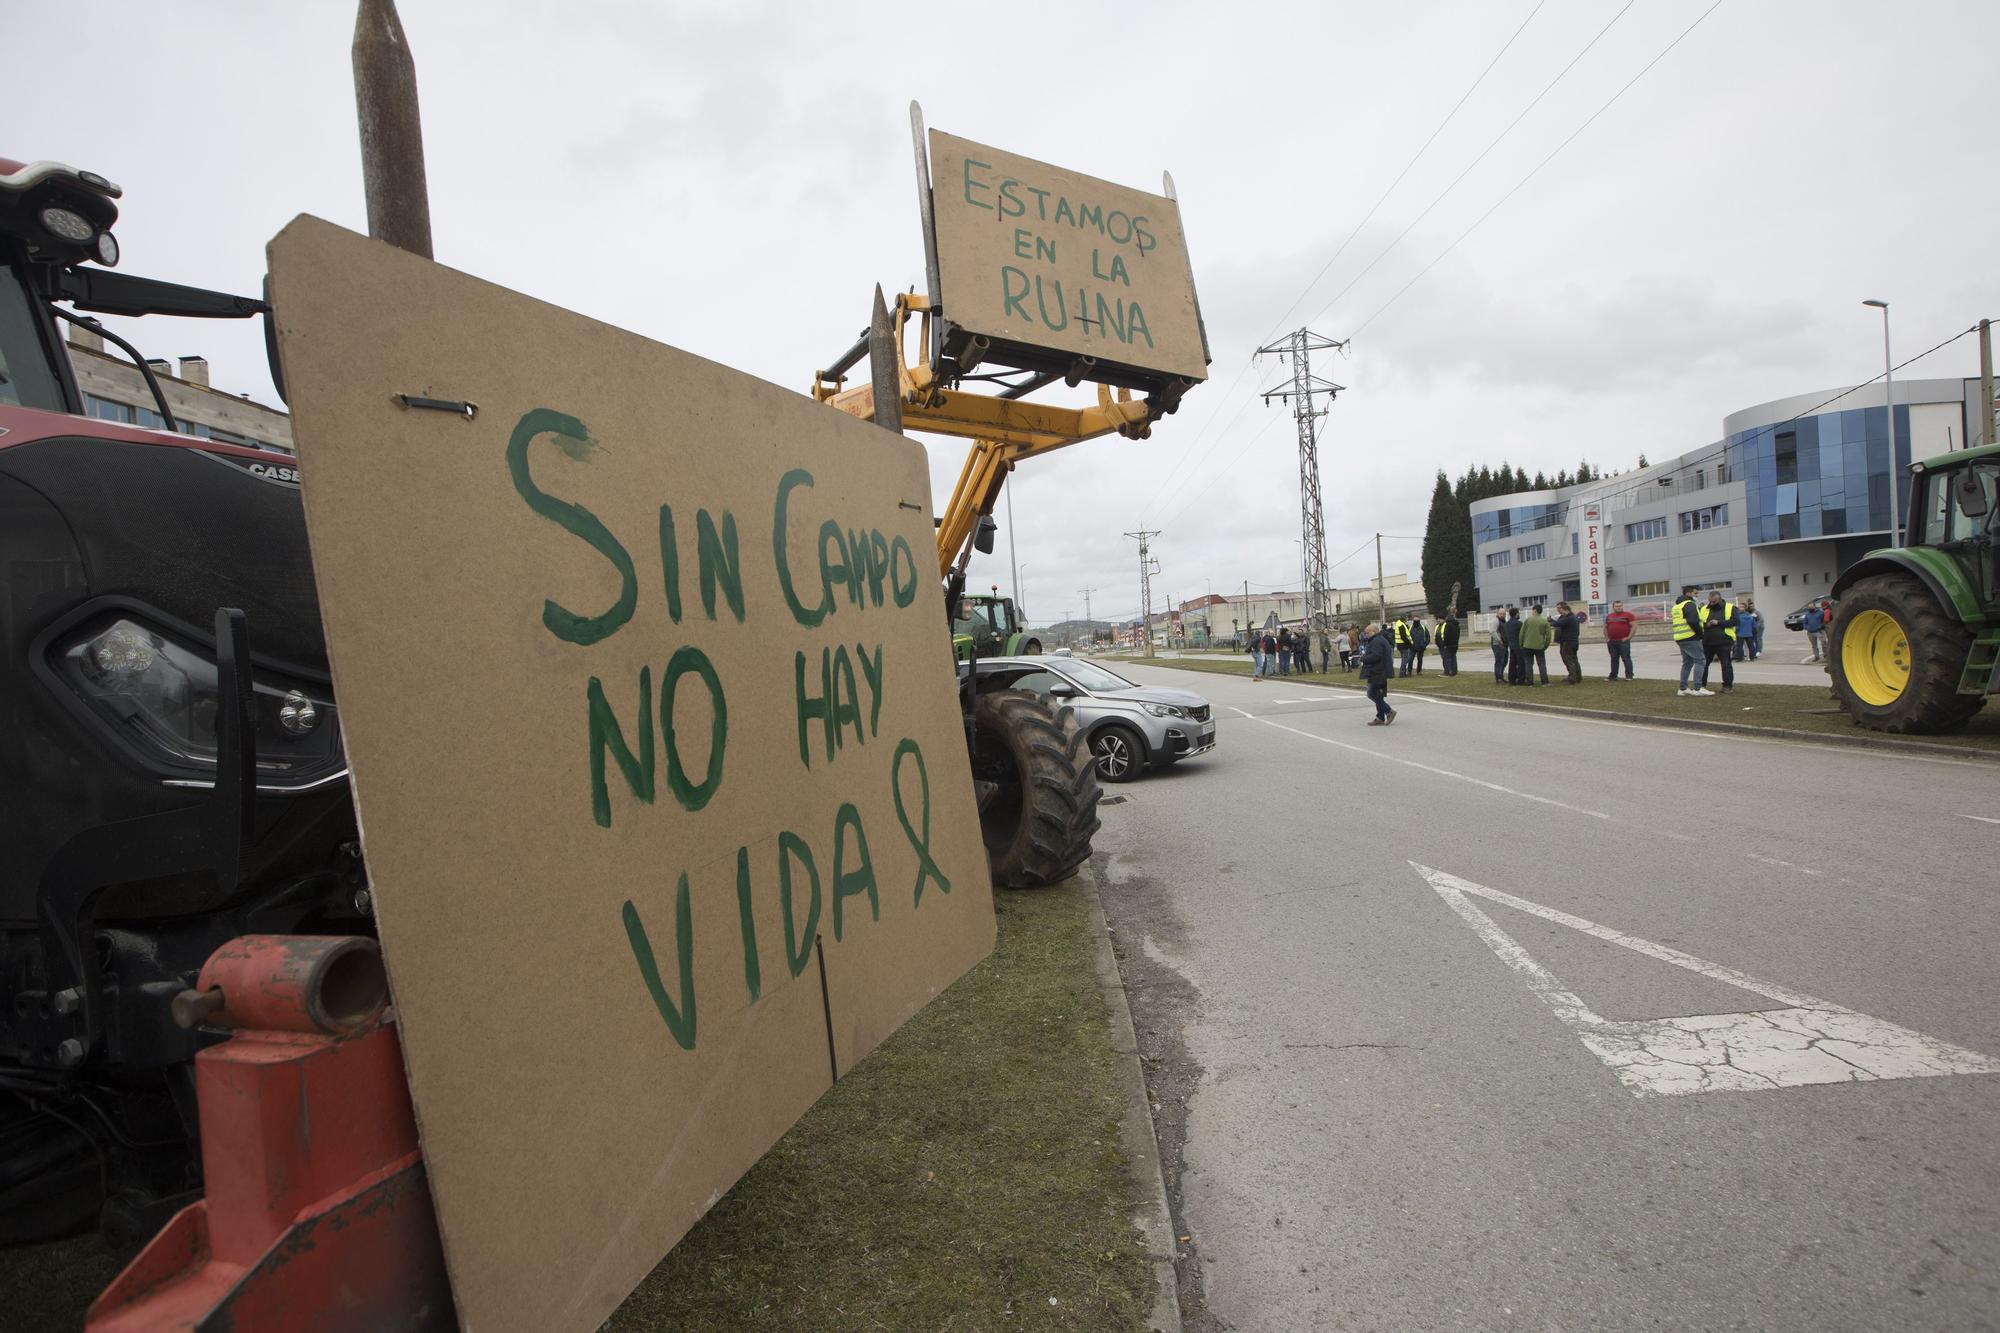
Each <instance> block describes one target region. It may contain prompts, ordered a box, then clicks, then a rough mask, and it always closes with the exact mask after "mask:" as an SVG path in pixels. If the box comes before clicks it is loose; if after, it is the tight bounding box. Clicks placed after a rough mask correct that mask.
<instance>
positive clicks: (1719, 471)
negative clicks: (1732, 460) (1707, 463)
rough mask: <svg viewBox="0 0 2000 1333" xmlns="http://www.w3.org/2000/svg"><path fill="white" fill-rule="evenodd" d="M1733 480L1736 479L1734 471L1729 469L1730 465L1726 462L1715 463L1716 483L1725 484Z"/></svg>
mask: <svg viewBox="0 0 2000 1333" xmlns="http://www.w3.org/2000/svg"><path fill="white" fill-rule="evenodd" d="M1735 480H1736V473H1735V472H1734V471H1732V470H1731V469H1730V466H1729V464H1728V463H1727V462H1721V463H1717V464H1716V465H1715V484H1716V485H1718V486H1727V485H1728V484H1729V483H1730V482H1732V481H1735Z"/></svg>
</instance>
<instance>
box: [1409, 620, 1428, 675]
mask: <svg viewBox="0 0 2000 1333" xmlns="http://www.w3.org/2000/svg"><path fill="white" fill-rule="evenodd" d="M1410 646H1411V647H1413V648H1415V649H1416V650H1417V674H1418V675H1419V676H1421V675H1423V674H1424V654H1425V653H1427V652H1429V651H1430V646H1431V631H1430V626H1428V625H1426V624H1424V618H1423V616H1422V615H1421V614H1420V615H1418V616H1417V618H1416V619H1415V620H1412V621H1411V622H1410Z"/></svg>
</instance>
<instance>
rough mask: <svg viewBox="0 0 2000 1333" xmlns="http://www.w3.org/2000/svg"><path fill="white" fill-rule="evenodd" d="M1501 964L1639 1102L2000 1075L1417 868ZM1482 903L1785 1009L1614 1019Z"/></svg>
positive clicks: (1941, 1047)
mask: <svg viewBox="0 0 2000 1333" xmlns="http://www.w3.org/2000/svg"><path fill="white" fill-rule="evenodd" d="M1410 865H1411V867H1412V868H1414V869H1415V870H1416V871H1417V873H1418V874H1420V875H1422V876H1423V877H1424V878H1425V879H1426V880H1428V881H1429V882H1430V886H1431V887H1432V888H1433V889H1435V890H1437V893H1438V896H1439V897H1441V898H1443V899H1444V901H1445V903H1446V905H1447V906H1449V907H1450V908H1451V909H1452V911H1454V912H1456V913H1458V915H1459V916H1460V917H1462V918H1463V919H1464V920H1465V923H1466V924H1467V925H1469V926H1471V927H1472V929H1473V930H1474V931H1475V932H1476V933H1477V934H1478V936H1479V938H1480V939H1481V940H1483V941H1484V942H1485V944H1486V947H1487V948H1489V949H1491V950H1493V953H1494V955H1495V956H1496V957H1498V958H1499V959H1500V961H1501V962H1503V963H1505V964H1507V966H1509V967H1511V968H1513V969H1514V971H1515V972H1517V973H1519V974H1520V975H1521V976H1522V977H1523V978H1524V979H1525V980H1526V981H1527V983H1528V989H1529V991H1530V992H1532V993H1533V994H1534V995H1535V996H1537V997H1538V998H1539V999H1540V1000H1541V1001H1542V1002H1543V1003H1544V1004H1546V1005H1548V1006H1549V1008H1550V1009H1552V1010H1553V1011H1554V1012H1555V1015H1556V1017H1557V1018H1559V1019H1561V1020H1562V1022H1563V1024H1564V1026H1566V1027H1568V1028H1569V1029H1570V1031H1572V1032H1574V1033H1575V1034H1576V1035H1577V1037H1578V1038H1579V1039H1580V1040H1581V1041H1582V1042H1583V1044H1584V1046H1585V1047H1586V1048H1587V1049H1589V1051H1590V1052H1591V1054H1593V1055H1595V1056H1596V1057H1597V1058H1598V1059H1600V1060H1602V1061H1603V1062H1604V1063H1605V1064H1606V1065H1607V1066H1609V1067H1610V1069H1611V1071H1612V1072H1613V1073H1614V1074H1616V1075H1617V1076H1618V1078H1619V1081H1620V1082H1622V1083H1624V1084H1625V1086H1626V1087H1628V1088H1630V1089H1631V1090H1632V1095H1633V1096H1635V1097H1678V1096H1684V1095H1686V1094H1688V1093H1695V1092H1751V1091H1757V1090H1761V1089H1766V1088H1790V1087H1800V1086H1804V1085H1806V1084H1811V1083H1866V1082H1873V1081H1875V1080H1878V1079H1888V1078H1929V1077H1933V1076H1938V1075H1944V1074H1992V1073H2000V1060H1995V1059H1993V1058H1992V1057H1990V1056H1985V1055H1981V1054H1980V1053H1979V1052H1977V1051H1970V1050H1967V1049H1965V1048H1964V1047H1963V1046H1954V1045H1952V1044H1951V1043H1949V1042H1944V1041H1939V1040H1938V1039H1937V1038H1936V1037H1929V1036H1925V1035H1924V1034H1923V1033H1921V1032H1914V1031H1912V1030H1910V1029H1909V1028H1906V1027H1899V1026H1898V1025H1896V1024H1894V1023H1890V1022H1886V1021H1884V1020H1882V1019H1879V1018H1874V1017H1871V1016H1870V1015H1868V1014H1863V1013H1858V1012H1856V1011H1855V1010H1853V1009H1849V1008H1846V1007H1845V1006H1843V1005H1838V1004H1834V1003H1832V1002H1830V1001H1827V1000H1821V999H1815V998H1814V997H1813V996H1810V995H1806V994H1803V993H1802V992H1799V991H1794V990H1789V989H1787V988H1785V987H1783V986H1776V985H1773V984H1771V983H1770V982H1768V981H1759V980H1758V979H1757V978H1755V977H1752V976H1749V975H1747V974H1745V973H1742V972H1738V971H1737V970H1736V969H1735V968H1732V967H1724V966H1722V965H1721V964H1719V963H1711V962H1708V961H1706V960H1704V959H1700V958H1696V957H1694V956H1693V955H1692V954H1685V953H1682V952H1681V951H1680V950H1678V949H1670V948H1668V947H1667V946H1666V945H1664V944H1655V943H1653V942H1652V941H1651V940H1642V939H1640V938H1638V937H1637V936H1635V935H1627V934H1625V933H1624V932H1622V931H1617V930H1613V929H1612V928H1611V927H1609V926H1600V925H1598V924H1597V923H1596V922H1594V921H1586V920H1584V919H1583V918H1582V917H1580V916H1571V915H1570V914H1569V913H1568V912H1562V911H1558V910H1557V909H1555V908H1553V907H1544V906H1542V905H1541V904H1540V903H1531V902H1529V901H1528V900H1527V899H1525V898H1517V897H1515V896H1514V895H1513V894H1511V893H1503V892H1501V891H1500V890H1499V889H1489V888H1487V887H1486V886H1485V885H1483V884H1474V883H1472V882H1471V881H1470V880H1464V879H1460V878H1459V877H1458V876H1456V875H1449V874H1446V873H1445V872H1443V871H1441V870H1433V869H1431V868H1430V867H1429V866H1425V865H1419V864H1418V863H1417V862H1415V861H1412V862H1410ZM1468 895H1470V896H1475V897H1480V898H1486V899H1488V900H1490V901H1492V902H1496V903H1501V904H1503V905H1505V906H1507V907H1512V908H1514V909H1516V910H1518V911H1522V912H1527V913H1529V914H1531V915H1533V916H1538V917H1541V918H1542V919H1543V920H1545V921H1553V922H1555V923H1556V924H1557V925H1559V926H1567V927H1569V928H1570V929H1571V930H1575V931H1581V932H1582V933H1583V934H1585V935H1589V936H1592V937H1593V938H1596V939H1600V940H1604V941H1606V942H1607V943H1610V944H1616V945H1618V946H1619V947H1621V948H1625V949H1630V950H1632V951H1633V952H1635V953H1639V954H1643V955H1645V956H1646V957H1648V958H1651V959H1654V960H1655V961H1657V962H1662V963H1670V964H1672V965H1673V966H1675V967H1679V968H1685V969H1686V970H1688V971H1690V972H1696V973H1699V974H1700V975H1702V976H1704V977H1707V978H1709V979H1710V980H1711V981H1720V982H1722V983H1723V984H1725V985H1729V986H1734V987H1736V988H1737V989H1739V990H1746V991H1749V992H1750V993H1751V994H1753V995H1761V996H1763V997H1764V998H1766V999H1769V1000H1776V1001H1777V1002H1778V1003H1780V1004H1782V1005H1785V1006H1787V1007H1786V1008H1783V1009H1768V1010H1763V1011H1761V1012H1756V1013H1738V1014H1690V1015H1687V1016H1685V1017H1678V1018H1641V1019H1622V1020H1621V1019H1609V1018H1605V1017H1604V1016H1602V1015H1601V1014H1598V1013H1596V1012H1594V1011H1593V1010H1592V1009H1591V1008H1590V1007H1589V1006H1588V1005H1586V1004H1585V1003H1584V1002H1583V1001H1582V1000H1581V999H1579V998H1578V997H1577V996H1576V994H1575V993H1574V992H1573V991H1570V990H1569V989H1567V988H1566V987H1565V986H1564V985H1563V984H1562V982H1561V981H1560V980H1559V979H1558V978H1557V977H1556V975H1555V974H1554V973H1553V972H1551V971H1549V970H1548V969H1547V968H1545V967H1543V966H1542V965H1541V964H1540V963H1538V962H1536V961H1535V959H1534V958H1533V956H1532V955H1530V954H1529V953H1528V951H1527V950H1526V949H1524V948H1522V947H1521V946H1520V944H1519V943H1517V942H1516V941H1515V940H1514V938H1513V937H1512V936H1510V935H1508V934H1507V932H1506V931H1504V930H1502V929H1501V928H1500V927H1499V926H1498V925H1496V924H1494V921H1493V918H1492V917H1490V916H1488V915H1486V913H1485V912H1482V911H1481V910H1480V909H1479V908H1478V907H1476V906H1474V905H1473V904H1472V902H1471V901H1470V898H1469V897H1468Z"/></svg>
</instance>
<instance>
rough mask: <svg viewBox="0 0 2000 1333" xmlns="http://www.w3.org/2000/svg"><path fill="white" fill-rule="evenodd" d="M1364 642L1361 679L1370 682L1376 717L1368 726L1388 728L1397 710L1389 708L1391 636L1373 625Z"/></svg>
mask: <svg viewBox="0 0 2000 1333" xmlns="http://www.w3.org/2000/svg"><path fill="white" fill-rule="evenodd" d="M1362 642H1363V643H1364V644H1365V645H1366V646H1365V647H1363V648H1362V650H1361V678H1362V679H1363V680H1365V681H1367V682H1368V697H1369V699H1370V700H1372V701H1373V702H1374V704H1375V716H1374V717H1372V718H1370V719H1368V725H1369V726H1371V727H1386V726H1388V725H1389V724H1390V723H1391V722H1394V721H1395V720H1396V710H1395V709H1393V708H1391V707H1389V675H1390V662H1389V657H1390V651H1391V646H1390V643H1389V635H1388V634H1387V633H1386V632H1384V631H1383V629H1382V627H1381V625H1379V624H1374V623H1371V624H1370V625H1369V626H1368V628H1367V629H1366V630H1364V631H1363V632H1362ZM1419 730H1421V728H1419Z"/></svg>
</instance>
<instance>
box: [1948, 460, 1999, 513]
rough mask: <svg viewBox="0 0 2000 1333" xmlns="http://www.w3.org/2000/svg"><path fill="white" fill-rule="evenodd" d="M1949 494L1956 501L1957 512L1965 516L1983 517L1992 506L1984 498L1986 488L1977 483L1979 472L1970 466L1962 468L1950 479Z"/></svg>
mask: <svg viewBox="0 0 2000 1333" xmlns="http://www.w3.org/2000/svg"><path fill="white" fill-rule="evenodd" d="M1951 496H1952V499H1954V500H1956V501H1957V502H1958V512H1959V513H1961V514H1963V515H1965V516H1966V517H1967V518H1985V517H1986V512H1987V510H1988V509H1990V508H1991V507H1992V506H1991V505H1990V504H1988V502H1987V499H1986V488H1985V487H1984V486H1981V485H1980V484H1979V474H1978V473H1977V472H1975V471H1973V470H1972V469H1971V468H1963V469H1961V470H1960V472H1959V474H1958V475H1957V476H1955V477H1953V478H1952V479H1951Z"/></svg>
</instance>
